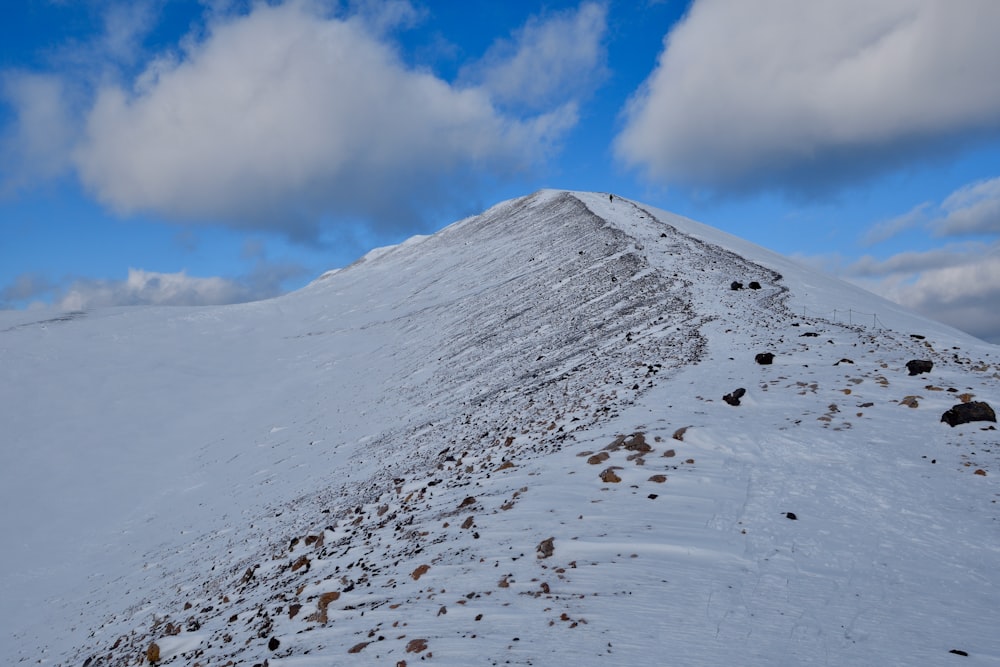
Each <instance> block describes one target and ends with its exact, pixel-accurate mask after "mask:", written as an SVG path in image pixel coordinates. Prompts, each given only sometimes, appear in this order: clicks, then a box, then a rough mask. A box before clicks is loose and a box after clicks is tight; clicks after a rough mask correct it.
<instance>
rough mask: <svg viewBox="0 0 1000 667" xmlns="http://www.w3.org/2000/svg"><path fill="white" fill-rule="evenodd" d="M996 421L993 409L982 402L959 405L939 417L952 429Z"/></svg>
mask: <svg viewBox="0 0 1000 667" xmlns="http://www.w3.org/2000/svg"><path fill="white" fill-rule="evenodd" d="M996 420H997V415H996V413H995V412H993V408H991V407H990V406H989V404H987V403H984V402H983V401H970V402H969V403H959V404H958V405H956V406H954V407H952V408H951V409H950V410H948V411H947V412H945V413H944V414H943V415H941V421H943V422H944V423H946V424H948V426H952V427H955V426H958V425H959V424H968V423H969V422H995V421H996Z"/></svg>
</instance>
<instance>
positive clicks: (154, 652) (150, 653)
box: [146, 642, 160, 664]
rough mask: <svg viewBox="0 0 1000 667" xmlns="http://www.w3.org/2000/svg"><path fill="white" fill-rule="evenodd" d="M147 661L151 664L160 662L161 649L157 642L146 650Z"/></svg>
mask: <svg viewBox="0 0 1000 667" xmlns="http://www.w3.org/2000/svg"><path fill="white" fill-rule="evenodd" d="M146 660H148V661H149V664H153V663H155V662H159V661H160V647H159V645H158V644H157V643H156V642H153V643H152V644H150V645H149V648H147V649H146Z"/></svg>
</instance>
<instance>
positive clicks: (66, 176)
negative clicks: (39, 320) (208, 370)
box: [0, 0, 1000, 342]
mask: <svg viewBox="0 0 1000 667" xmlns="http://www.w3.org/2000/svg"><path fill="white" fill-rule="evenodd" d="M998 32H1000V3H996V2H994V1H993V0H963V1H962V2H951V1H949V0H882V1H881V2H879V3H871V2H868V1H867V0H842V1H839V2H836V3H802V2H800V1H799V0H760V1H759V2H753V3H747V2H745V1H744V0H693V1H691V2H689V1H686V0H662V1H660V2H652V1H650V2H647V3H643V2H641V1H640V2H616V1H607V2H589V1H588V2H582V3H581V2H559V1H553V2H508V3H454V2H433V1H429V0H428V1H420V0H411V1H406V0H389V1H384V2H374V1H365V0H359V1H356V2H339V3H338V2H327V1H324V0H288V1H286V2H278V1H272V2H244V1H241V0H204V1H198V0H138V1H135V0H133V1H132V2H115V1H113V0H73V1H71V0H15V1H13V2H7V3H4V4H3V7H2V8H0V308H31V307H39V306H40V305H53V306H55V307H58V308H63V309H86V308H94V307H101V306H109V305H129V304H143V303H149V304H213V303H229V302H236V301H243V300H250V299H257V298H265V297H269V296H274V295H277V294H280V293H282V292H285V291H288V290H291V289H295V288H298V287H301V286H302V285H304V284H306V283H307V282H308V281H310V280H311V279H313V278H315V277H316V276H317V275H319V274H320V273H322V272H323V271H325V270H327V269H330V268H335V267H338V266H343V265H345V264H347V263H350V262H351V261H353V260H354V259H356V258H357V257H358V256H360V255H361V254H363V253H364V252H366V251H367V250H369V249H371V248H372V247H375V246H379V245H386V244H390V243H396V242H399V241H401V240H403V239H405V238H406V237H408V236H410V235H412V234H417V233H422V234H426V233H431V232H433V231H436V230H437V229H440V228H441V227H443V226H444V225H446V224H448V223H450V222H452V221H454V220H456V219H459V218H461V217H464V216H466V215H469V214H473V213H477V212H479V211H481V210H482V209H484V208H485V207H487V206H489V205H491V204H493V203H496V202H497V201H499V200H502V199H506V198H509V197H513V196H519V195H523V194H527V193H530V192H532V191H534V190H537V189H539V188H566V189H577V190H598V191H610V192H615V193H617V194H620V195H622V196H626V197H631V198H634V199H638V200H640V201H643V202H645V203H649V204H652V205H655V206H658V207H661V208H665V209H668V210H671V211H674V212H676V213H680V214H682V215H686V216H689V217H691V218H694V219H696V220H700V221H702V222H705V223H707V224H710V225H713V226H716V227H719V228H722V229H725V230H727V231H729V232H732V233H734V234H737V235H739V236H742V237H744V238H747V239H750V240H752V241H755V242H757V243H760V244H761V245H764V246H766V247H769V248H771V249H774V250H776V251H778V252H781V253H783V254H787V255H791V256H794V257H797V258H799V259H801V260H802V261H804V262H806V263H809V264H811V265H813V266H815V267H817V268H821V269H823V270H825V271H827V272H830V273H833V274H835V275H838V276H841V277H844V278H846V279H849V280H852V281H854V282H857V283H859V284H861V285H863V286H865V287H867V288H869V289H872V290H873V291H876V292H878V293H880V294H882V295H884V296H888V297H889V298H892V299H894V300H896V301H899V302H900V303H903V304H904V305H907V306H910V307H912V308H914V309H915V310H917V311H919V312H922V313H924V314H927V315H929V316H931V317H935V318H937V319H940V320H942V321H945V322H947V323H949V324H952V325H955V326H958V327H960V328H963V329H965V330H967V331H969V332H971V333H973V334H975V335H978V336H980V337H983V338H985V339H987V340H991V341H994V342H1000V78H998V77H997V76H996V73H995V69H996V64H997V63H1000V40H997V39H996V38H995V35H996V34H997V33H998Z"/></svg>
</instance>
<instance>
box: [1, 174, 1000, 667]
mask: <svg viewBox="0 0 1000 667" xmlns="http://www.w3.org/2000/svg"><path fill="white" fill-rule="evenodd" d="M732 281H740V282H742V283H744V285H748V284H749V283H750V281H757V282H759V283H760V285H761V288H760V289H757V290H751V289H742V290H731V289H730V283H731V282H732ZM834 310H836V311H837V312H838V313H841V314H843V313H845V311H846V312H847V313H848V314H847V315H846V316H838V317H837V320H836V321H833V318H832V317H826V318H821V317H818V316H816V314H817V313H828V312H832V311H834ZM855 313H859V314H858V315H857V316H856V319H855ZM860 313H864V316H862V315H860ZM866 318H867V319H866ZM918 336H919V337H918ZM759 352H772V353H774V354H775V359H774V363H773V364H772V365H767V366H764V365H758V364H756V363H755V362H754V356H755V355H756V354H757V353H759ZM997 357H998V350H997V348H996V347H995V346H992V345H988V344H986V343H983V342H980V341H977V340H975V339H973V338H970V337H968V336H966V335H964V334H961V333H959V332H957V331H955V330H953V329H950V328H948V327H945V326H944V325H941V324H937V323H933V322H930V321H927V320H924V319H921V318H919V317H918V316H916V315H913V314H912V313H909V312H907V311H905V310H903V309H901V308H899V307H898V306H894V305H892V304H890V303H888V302H886V301H883V300H881V299H878V298H877V297H875V296H873V295H871V294H869V293H867V292H864V291H861V290H859V289H857V288H854V287H852V286H849V285H846V284H844V283H841V282H838V281H834V280H832V279H829V278H826V277H824V276H821V275H818V274H815V273H811V272H809V271H807V270H805V269H803V268H801V267H798V266H797V265H795V264H794V263H792V262H790V261H788V260H787V259H785V258H783V257H780V256H778V255H775V254H773V253H770V252H768V251H766V250H763V249H761V248H759V247H757V246H753V245H751V244H749V243H747V242H745V241H742V240H739V239H736V238H734V237H731V236H729V235H726V234H723V233H722V232H719V231H717V230H713V229H711V228H709V227H705V226H704V225H700V224H698V223H695V222H692V221H690V220H686V219H683V218H678V217H676V216H673V215H671V214H669V213H666V212H663V211H658V210H655V209H650V208H647V207H643V206H641V205H639V204H636V203H634V202H630V201H627V200H622V199H620V198H617V197H615V198H611V197H609V195H607V194H606V193H605V194H597V193H567V192H555V191H543V192H540V193H536V194H534V195H531V196H529V197H525V198H522V199H517V200H512V201H508V202H504V203H502V204H499V205H497V206H495V207H493V208H492V209H490V210H489V211H487V212H485V213H483V214H482V215H480V216H476V217H473V218H469V219H466V220H462V221H460V222H457V223H455V224H453V225H451V226H450V227H448V228H446V229H444V230H442V231H441V232H439V233H438V234H435V235H433V236H429V237H420V238H415V239H412V240H411V241H409V242H407V243H405V244H402V245H400V246H396V247H393V248H383V249H380V250H378V251H377V252H373V253H371V254H369V255H368V256H366V257H365V258H364V261H359V262H358V263H356V264H355V265H353V266H351V267H348V268H347V269H343V270H340V271H335V272H331V273H328V274H326V275H325V276H324V277H323V278H322V279H320V280H317V281H316V282H315V283H313V284H312V285H310V286H309V287H308V288H306V289H303V290H301V291H299V292H297V293H295V294H291V295H287V296H285V297H282V298H279V299H274V300H271V301H265V302H259V303H253V304H244V305H240V306H230V307H223V308H199V309H179V308H172V309H156V308H133V309H118V310H98V311H92V312H87V313H76V314H69V315H65V316H50V317H48V318H46V317H40V316H39V315H38V314H37V313H34V312H27V313H26V312H18V313H10V312H5V313H0V369H2V373H3V378H2V379H3V382H2V384H0V392H2V396H0V399H2V400H0V406H2V408H0V411H2V412H0V415H2V423H3V426H4V465H3V466H2V468H0V483H2V486H0V494H2V496H0V501H2V508H3V509H2V513H0V530H2V534H3V536H4V549H3V550H2V552H0V553H2V556H0V558H2V561H0V605H2V606H0V614H2V616H0V620H2V622H3V626H4V628H5V631H6V632H8V633H9V635H8V636H7V638H6V639H5V640H4V642H3V643H2V646H0V663H2V664H16V663H18V662H24V663H26V664H27V663H32V664H49V665H82V664H87V665H88V667H97V666H98V665H126V664H129V665H134V664H137V663H138V662H142V661H144V660H146V658H147V650H149V649H150V647H151V644H154V643H155V644H156V647H157V649H158V651H159V661H158V664H175V665H195V664H198V665H203V666H208V665H220V666H221V665H226V664H239V665H263V664H268V665H270V666H271V667H277V666H288V667H292V666H294V667H307V666H313V665H315V666H317V667H318V666H327V665H337V664H378V665H387V664H388V665H400V664H409V665H411V666H412V665H414V664H417V663H418V662H421V661H424V662H429V663H431V664H441V665H507V664H511V665H566V664H573V665H578V666H579V667H586V666H588V665H598V664H616V665H633V664H634V665H638V664H677V665H720V664H739V665H811V664H816V665H937V664H952V662H954V661H966V663H967V664H1000V632H997V628H998V627H1000V611H998V610H1000V590H998V583H1000V522H998V517H1000V510H998V504H997V501H998V499H1000V486H998V484H997V480H998V479H1000V442H998V436H997V431H996V430H993V429H992V428H991V426H992V424H990V423H987V422H977V423H973V424H967V425H964V426H959V427H956V428H951V427H949V426H947V425H946V424H943V423H941V422H940V421H939V420H940V416H941V413H942V412H944V410H946V409H947V408H949V407H951V406H952V405H954V404H956V403H958V402H960V401H961V400H963V398H964V399H965V400H968V399H969V398H972V399H973V400H981V401H986V402H988V403H990V404H991V405H993V406H994V408H996V407H1000V389H998V388H1000V366H998V362H1000V359H998V358H997ZM910 359H930V360H933V362H934V368H933V370H932V371H931V372H930V373H927V374H923V375H919V376H909V375H908V374H907V371H906V368H905V364H906V362H907V361H909V360H910ZM736 388H744V389H745V390H746V393H745V395H744V396H743V397H742V400H741V404H740V405H738V406H731V405H728V404H727V403H726V402H724V401H723V400H722V396H723V395H725V394H728V393H730V392H732V391H733V390H734V389H736ZM963 395H964V397H963ZM908 397H910V398H908ZM904 399H906V402H905V403H908V404H910V405H915V406H916V407H909V405H907V404H904V403H901V401H904ZM792 516H794V517H795V518H794V519H792V518H790V517H792ZM956 651H959V652H961V653H956ZM965 654H967V655H965ZM230 661H232V662H230ZM966 663H962V664H966Z"/></svg>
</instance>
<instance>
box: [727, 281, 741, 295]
mask: <svg viewBox="0 0 1000 667" xmlns="http://www.w3.org/2000/svg"><path fill="white" fill-rule="evenodd" d="M729 289H731V290H733V291H734V292H735V291H736V290H738V289H743V283H740V282H737V281H735V280H734V281H733V282H731V283H730V284H729Z"/></svg>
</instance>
